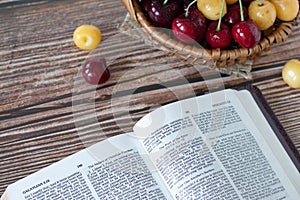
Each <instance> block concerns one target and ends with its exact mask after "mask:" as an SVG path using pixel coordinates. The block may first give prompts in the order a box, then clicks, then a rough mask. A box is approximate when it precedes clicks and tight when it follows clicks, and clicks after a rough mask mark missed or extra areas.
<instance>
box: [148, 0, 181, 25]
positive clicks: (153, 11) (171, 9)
mask: <svg viewBox="0 0 300 200" xmlns="http://www.w3.org/2000/svg"><path fill="white" fill-rule="evenodd" d="M148 1H149V0H148ZM146 10H147V11H148V17H149V19H150V21H151V22H152V24H153V25H155V26H157V27H162V28H170V27H171V25H172V21H173V19H175V17H177V16H178V15H180V14H181V13H182V6H181V4H180V3H179V1H177V0H168V2H167V3H166V4H164V2H163V0H151V2H150V3H149V4H148V7H147V9H146Z"/></svg>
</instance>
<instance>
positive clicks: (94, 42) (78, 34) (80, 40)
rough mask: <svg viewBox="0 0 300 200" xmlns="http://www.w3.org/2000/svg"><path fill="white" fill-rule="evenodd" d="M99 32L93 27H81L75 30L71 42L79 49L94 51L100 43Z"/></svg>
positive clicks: (100, 36)
mask: <svg viewBox="0 0 300 200" xmlns="http://www.w3.org/2000/svg"><path fill="white" fill-rule="evenodd" d="M101 38H102V35H101V31H100V30H99V29H98V28H97V27H96V26H93V25H86V24H85V25H81V26H79V27H77V28H76V30H75V31H74V34H73V40H74V43H75V44H76V46H77V47H78V48H80V49H84V50H91V49H95V48H96V47H97V46H98V45H99V44H100V42H101Z"/></svg>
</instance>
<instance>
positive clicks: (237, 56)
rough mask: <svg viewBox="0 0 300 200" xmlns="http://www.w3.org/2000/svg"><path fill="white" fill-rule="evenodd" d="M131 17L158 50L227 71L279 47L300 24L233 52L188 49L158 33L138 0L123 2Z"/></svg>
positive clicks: (288, 24) (281, 26)
mask: <svg viewBox="0 0 300 200" xmlns="http://www.w3.org/2000/svg"><path fill="white" fill-rule="evenodd" d="M122 2H123V4H124V5H125V7H126V8H127V10H128V12H129V14H130V15H131V17H132V18H133V19H134V20H135V21H136V22H137V23H138V24H139V25H140V26H141V27H142V28H143V31H144V32H145V33H146V35H147V36H148V37H149V38H150V39H151V41H152V42H153V43H154V45H155V46H157V47H158V48H160V49H162V50H163V51H165V52H167V53H170V54H175V55H176V56H177V57H180V58H181V59H184V60H187V61H188V62H190V63H199V62H200V63H202V64H203V63H205V62H206V61H213V65H214V66H213V67H218V68H221V67H226V66H233V65H235V64H244V63H246V61H247V60H252V59H254V58H255V57H257V56H259V55H260V54H261V53H262V52H263V51H267V50H269V49H270V47H271V46H272V45H273V44H275V43H281V42H284V41H285V40H286V39H287V38H288V37H289V35H290V34H291V32H292V29H293V26H295V24H296V21H291V22H280V23H279V24H278V26H276V29H275V30H274V31H273V32H271V33H269V34H268V35H266V36H264V37H263V38H262V39H261V41H260V42H259V43H258V44H257V45H256V46H254V47H253V48H250V49H247V48H237V49H230V50H223V49H222V50H221V49H205V48H203V47H200V46H194V45H186V44H183V43H181V42H180V41H178V40H176V39H174V38H171V37H170V36H169V35H168V34H166V33H163V32H161V31H158V30H157V28H155V27H154V26H153V25H152V24H151V23H150V22H149V21H148V20H147V18H146V16H145V15H144V13H143V11H142V9H141V8H140V6H139V3H138V0H122Z"/></svg>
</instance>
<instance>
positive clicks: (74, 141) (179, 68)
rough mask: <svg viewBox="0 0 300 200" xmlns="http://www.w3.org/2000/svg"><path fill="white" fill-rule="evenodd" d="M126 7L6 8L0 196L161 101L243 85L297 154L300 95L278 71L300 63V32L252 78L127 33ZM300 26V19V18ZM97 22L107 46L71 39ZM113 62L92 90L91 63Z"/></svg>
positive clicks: (0, 17)
mask: <svg viewBox="0 0 300 200" xmlns="http://www.w3.org/2000/svg"><path fill="white" fill-rule="evenodd" d="M126 13H127V12H126V10H125V8H124V7H123V5H122V4H121V2H120V1H111V0H76V1H71V0H65V1H23V2H20V1H1V2H0V23H1V27H0V34H1V36H2V40H1V41H0V121H1V123H0V160H1V165H0V195H1V194H2V193H3V192H4V190H5V188H6V187H7V185H8V184H11V183H13V182H15V181H17V180H19V179H21V178H23V177H25V176H27V175H29V174H31V173H33V172H35V171H37V170H39V169H41V168H43V167H45V166H48V165H50V164H52V163H54V162H56V161H58V160H61V159H62V158H64V157H66V156H68V155H71V154H73V153H75V152H77V151H79V150H81V149H83V148H84V147H86V146H89V145H91V144H94V143H95V142H98V141H101V140H103V139H105V138H107V137H110V136H113V135H117V134H120V133H124V132H128V131H131V130H132V126H133V125H134V123H135V122H136V121H137V120H138V119H140V118H141V117H142V116H143V115H145V114H146V113H148V112H150V111H152V110H153V109H155V108H156V107H158V106H160V105H165V104H167V103H170V102H173V101H177V100H179V99H184V98H188V97H191V96H195V95H200V94H202V93H204V92H207V91H208V90H214V89H216V88H222V87H231V86H235V85H238V84H242V83H244V82H248V81H250V82H253V83H254V84H255V85H257V86H258V87H259V88H260V89H261V90H262V92H263V94H264V95H265V97H266V99H267V100H268V101H269V103H270V105H271V107H272V108H273V109H274V112H275V113H276V114H277V116H278V118H279V119H280V121H281V122H282V124H283V126H284V127H285V128H286V130H287V132H288V133H289V135H290V137H291V139H292V140H293V142H294V143H295V145H296V146H297V148H298V149H299V150H300V135H299V132H300V123H299V122H300V108H299V106H297V104H296V102H299V101H300V93H299V90H293V89H290V88H289V87H288V86H287V85H285V83H284V82H283V81H282V79H281V77H280V76H281V68H282V67H281V66H282V64H283V63H285V62H286V61H287V60H289V59H291V58H298V59H299V58H300V55H299V52H300V29H299V26H297V27H295V29H294V32H293V35H292V36H291V37H290V38H289V39H288V40H287V41H286V42H285V43H284V44H280V45H276V46H275V47H274V48H272V49H271V50H270V51H268V52H265V53H263V55H262V56H261V57H259V58H257V59H256V60H255V62H254V66H253V68H254V70H253V73H252V76H253V77H252V79H251V80H245V79H244V78H241V77H231V76H220V74H218V73H217V72H216V71H215V70H212V69H208V68H205V67H203V66H192V65H189V64H188V63H184V62H180V61H179V60H178V59H177V58H176V57H172V56H168V55H166V54H165V53H164V52H162V51H160V50H157V49H155V48H153V47H149V46H148V45H146V44H144V43H143V42H142V41H138V40H136V39H134V38H131V37H129V36H127V35H124V34H120V33H119V29H118V27H119V26H120V25H121V24H122V22H123V20H124V18H125V16H126ZM298 21H299V20H298ZM82 24H94V25H96V26H98V27H99V28H100V29H101V31H102V33H103V41H102V43H101V45H100V46H99V48H97V49H96V50H94V51H82V50H79V49H78V48H76V47H75V46H74V44H73V42H72V34H73V31H74V30H75V28H76V27H77V26H79V25H82ZM94 56H104V57H106V58H107V59H108V60H109V69H110V71H111V78H110V80H109V81H108V82H107V83H105V84H103V85H101V86H99V87H97V88H95V87H93V86H90V85H87V84H86V83H85V82H84V81H83V79H82V77H81V75H80V68H81V66H82V64H83V63H84V61H85V60H86V59H89V58H92V57H94Z"/></svg>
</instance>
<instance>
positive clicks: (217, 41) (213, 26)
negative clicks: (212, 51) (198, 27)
mask: <svg viewBox="0 0 300 200" xmlns="http://www.w3.org/2000/svg"><path fill="white" fill-rule="evenodd" d="M217 27H218V22H217V21H213V22H212V23H210V24H209V26H208V28H207V31H206V35H205V39H206V41H207V43H208V44H209V45H210V46H211V47H213V48H227V47H229V46H230V44H231V41H232V37H231V32H230V28H229V27H228V26H227V25H226V24H223V23H221V27H220V30H217Z"/></svg>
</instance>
